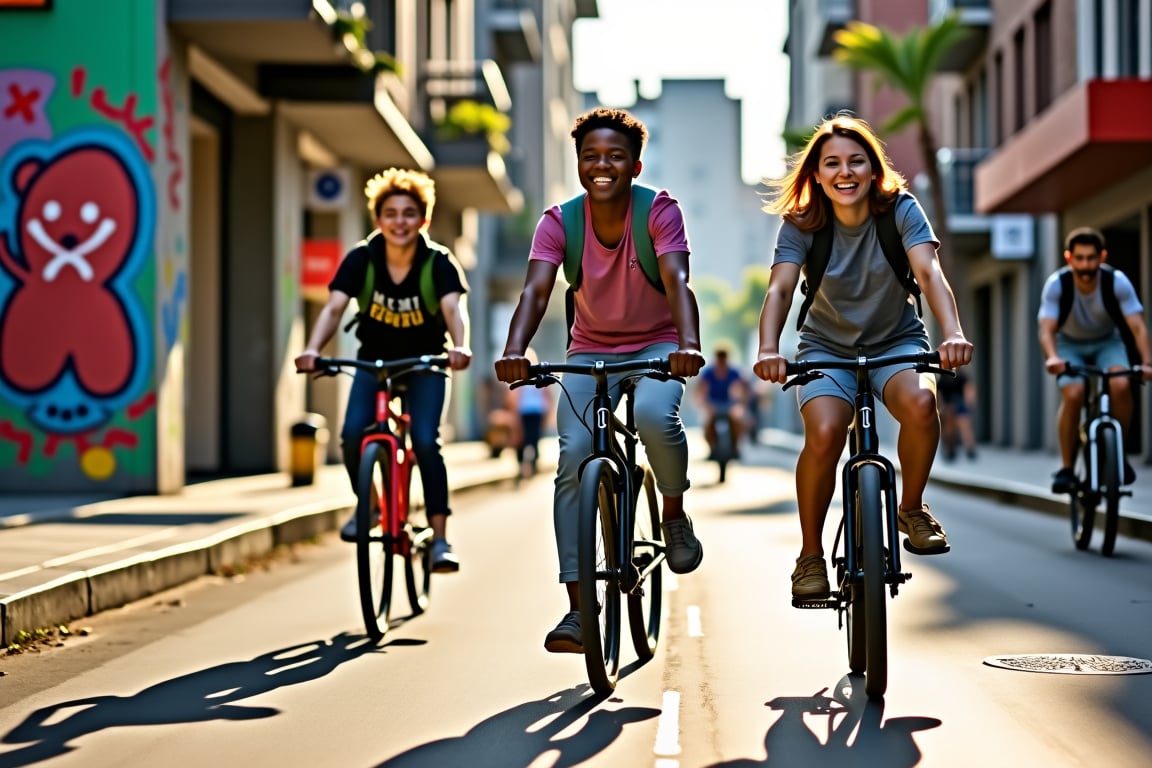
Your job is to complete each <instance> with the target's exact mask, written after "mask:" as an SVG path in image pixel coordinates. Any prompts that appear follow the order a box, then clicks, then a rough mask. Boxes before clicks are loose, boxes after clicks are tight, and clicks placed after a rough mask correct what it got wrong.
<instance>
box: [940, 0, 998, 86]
mask: <svg viewBox="0 0 1152 768" xmlns="http://www.w3.org/2000/svg"><path fill="white" fill-rule="evenodd" d="M950 13H955V14H956V15H957V17H958V18H959V20H960V24H961V26H962V27H963V28H964V31H965V34H964V35H963V36H962V37H961V38H960V40H959V41H958V42H957V43H956V44H955V45H953V46H952V48H951V49H949V50H948V52H947V53H945V54H944V57H943V58H942V59H941V60H940V65H939V70H940V71H941V72H964V71H966V70H967V69H968V68H969V67H971V66H972V65H973V64H974V63H975V62H976V61H977V60H978V59H979V58H980V57H981V56H982V55H983V54H984V49H985V48H987V46H988V35H989V32H990V31H991V29H992V7H991V3H990V2H989V0H929V3H928V23H929V24H937V23H939V22H940V21H941V20H943V19H944V17H946V16H947V15H948V14H950Z"/></svg>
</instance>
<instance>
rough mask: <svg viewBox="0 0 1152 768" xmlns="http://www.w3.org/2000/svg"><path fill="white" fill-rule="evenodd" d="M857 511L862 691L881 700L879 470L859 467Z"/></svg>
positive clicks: (884, 650)
mask: <svg viewBox="0 0 1152 768" xmlns="http://www.w3.org/2000/svg"><path fill="white" fill-rule="evenodd" d="M856 488H857V493H858V495H859V509H860V549H861V551H862V554H863V561H862V562H863V566H864V577H863V587H864V606H865V607H866V610H865V611H864V615H865V618H864V624H865V629H864V631H865V637H866V647H867V650H866V652H865V655H866V656H867V659H868V661H867V668H866V669H865V670H864V690H865V692H866V693H867V694H868V698H870V699H882V698H883V697H884V692H885V691H886V690H887V688H888V615H887V614H888V608H887V603H886V602H885V599H884V587H885V580H884V575H885V573H886V571H887V558H886V557H885V554H884V504H883V501H882V500H883V493H882V491H881V489H882V488H883V484H882V483H881V482H880V468H879V467H877V466H876V465H875V464H865V465H863V466H861V467H860V469H859V470H858V472H857V476H856Z"/></svg>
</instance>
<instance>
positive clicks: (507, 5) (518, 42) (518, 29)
mask: <svg viewBox="0 0 1152 768" xmlns="http://www.w3.org/2000/svg"><path fill="white" fill-rule="evenodd" d="M485 23H486V24H487V26H488V29H489V30H490V31H491V33H492V40H493V43H494V45H495V48H496V53H497V56H498V57H499V59H500V60H501V61H503V62H505V63H508V64H512V63H516V62H526V63H531V62H536V61H540V56H541V51H542V50H543V46H542V45H541V42H540V30H539V28H538V27H537V26H536V17H535V16H534V15H533V14H532V11H530V10H527V9H525V8H521V7H520V3H519V2H517V1H516V0H500V2H497V3H496V5H495V7H494V8H492V10H491V11H489V13H488V16H487V18H486V19H485Z"/></svg>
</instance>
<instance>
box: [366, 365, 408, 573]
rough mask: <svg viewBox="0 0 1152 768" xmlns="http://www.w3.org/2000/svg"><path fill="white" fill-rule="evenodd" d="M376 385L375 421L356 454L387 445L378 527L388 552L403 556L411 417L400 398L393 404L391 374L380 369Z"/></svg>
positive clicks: (406, 550)
mask: <svg viewBox="0 0 1152 768" xmlns="http://www.w3.org/2000/svg"><path fill="white" fill-rule="evenodd" d="M378 375H380V376H381V377H382V378H381V379H380V381H379V383H378V385H377V388H376V423H375V424H373V425H372V427H371V430H372V431H370V432H368V433H367V434H365V435H364V439H363V440H361V441H360V455H362V456H363V455H364V451H365V449H367V447H368V446H369V444H371V443H373V442H380V443H384V444H385V445H386V446H387V448H388V456H389V462H388V467H389V470H388V471H389V476H390V479H391V482H389V483H388V498H387V499H386V502H387V503H386V504H382V505H381V508H380V527H381V528H382V529H383V530H384V532H385V533H384V536H385V537H386V540H387V539H390V540H391V541H390V542H389V543H390V545H391V547H392V551H393V552H395V553H396V554H401V555H407V554H408V550H409V549H410V548H411V546H412V541H411V539H410V537H408V536H407V535H405V533H404V524H405V523H407V522H408V502H409V494H410V490H411V488H410V484H411V480H412V461H413V456H412V448H411V446H410V445H409V444H408V428H409V426H410V425H411V418H410V417H409V415H408V413H407V412H406V411H405V410H404V406H403V400H401V401H400V402H401V406H400V408H399V409H398V408H396V407H394V406H393V404H392V401H393V390H392V377H391V376H390V375H388V374H387V371H384V372H382V373H381V374H378Z"/></svg>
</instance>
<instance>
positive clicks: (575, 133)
mask: <svg viewBox="0 0 1152 768" xmlns="http://www.w3.org/2000/svg"><path fill="white" fill-rule="evenodd" d="M600 128H611V129H612V130H614V131H618V132H619V133H622V134H624V135H625V136H627V137H628V144H629V145H630V146H631V147H632V159H633V160H639V159H640V153H641V152H642V151H643V150H644V142H646V141H648V129H647V128H645V127H644V123H642V122H640V120H638V119H637V118H636V116H635V115H633V114H632V113H631V112H628V111H627V110H624V109H610V108H608V107H596V108H595V109H592V110H589V111H588V112H585V113H584V114H582V115H580V116H579V117H577V118H576V122H575V123H574V124H573V125H572V138H573V139H575V140H576V152H577V153H579V152H580V147H581V146H582V145H583V144H584V137H585V136H587V135H588V134H589V133H591V132H592V131H595V130H598V129H600Z"/></svg>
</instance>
